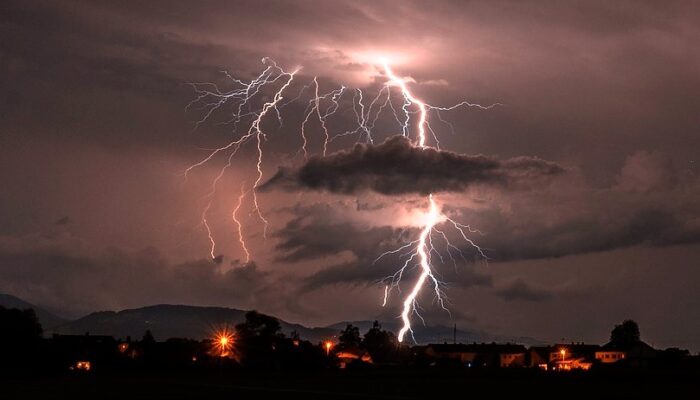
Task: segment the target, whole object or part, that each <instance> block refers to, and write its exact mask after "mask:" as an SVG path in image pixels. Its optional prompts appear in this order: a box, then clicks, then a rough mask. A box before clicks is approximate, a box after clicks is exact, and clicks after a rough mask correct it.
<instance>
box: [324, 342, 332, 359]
mask: <svg viewBox="0 0 700 400" xmlns="http://www.w3.org/2000/svg"><path fill="white" fill-rule="evenodd" d="M323 347H325V348H326V355H330V354H331V348H332V347H333V342H331V341H330V340H326V341H325V342H324V343H323Z"/></svg>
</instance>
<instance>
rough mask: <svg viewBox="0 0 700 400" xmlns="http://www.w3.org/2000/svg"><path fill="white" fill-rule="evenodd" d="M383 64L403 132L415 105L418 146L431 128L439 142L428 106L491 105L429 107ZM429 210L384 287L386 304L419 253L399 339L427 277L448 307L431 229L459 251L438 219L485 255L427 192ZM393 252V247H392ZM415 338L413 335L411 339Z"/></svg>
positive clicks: (415, 309) (406, 329)
mask: <svg viewBox="0 0 700 400" xmlns="http://www.w3.org/2000/svg"><path fill="white" fill-rule="evenodd" d="M382 66H383V67H384V73H385V74H386V76H387V78H388V79H389V82H388V83H387V84H388V85H393V86H397V87H398V88H399V89H400V90H401V94H402V95H403V97H404V103H403V106H402V110H403V112H404V116H405V119H404V122H403V134H404V136H409V122H410V116H411V111H410V110H409V107H411V106H415V107H417V108H418V111H417V112H418V122H417V128H418V140H417V142H418V143H417V144H418V147H420V148H422V149H425V148H427V147H428V146H426V132H427V131H430V132H431V133H432V134H433V137H434V138H435V141H436V143H437V145H438V146H439V141H438V140H437V136H436V135H435V133H434V132H433V130H432V129H431V128H430V125H429V124H428V110H430V109H435V110H451V109H454V108H457V107H460V106H463V105H465V106H477V107H480V108H484V109H486V108H490V107H493V105H492V106H488V107H483V106H479V105H474V104H471V103H468V102H461V103H459V104H457V105H455V106H452V107H447V108H439V107H432V106H429V105H428V104H426V103H424V102H423V101H422V100H419V99H418V98H416V97H415V96H414V95H413V93H411V91H410V90H409V89H408V86H407V84H406V82H407V80H406V79H402V78H399V77H398V76H396V74H394V72H393V71H392V70H391V68H390V67H389V64H388V63H387V62H386V61H383V62H382ZM428 203H429V207H428V211H427V212H426V213H425V214H424V217H423V218H424V219H425V221H424V222H423V228H422V229H421V233H420V236H419V237H418V240H417V241H414V242H411V243H409V245H415V247H414V250H413V251H412V252H410V253H409V254H410V257H409V258H408V259H407V260H406V262H405V263H404V265H403V267H402V268H401V269H400V270H399V271H398V272H397V273H396V274H394V275H392V277H391V279H390V280H391V282H392V284H391V285H387V286H385V289H384V301H383V305H386V301H387V296H388V292H389V291H390V290H391V288H392V287H395V286H398V283H399V281H400V279H401V277H402V276H403V273H404V271H405V269H406V268H407V267H408V266H409V264H410V262H411V261H413V259H414V258H415V257H416V256H418V265H419V266H420V274H419V275H418V278H417V279H416V282H415V284H414V285H413V288H412V289H411V291H410V292H409V294H408V295H407V296H406V297H405V298H404V300H403V311H402V312H401V320H402V321H403V327H402V328H401V330H400V331H399V334H398V339H399V342H403V340H404V336H405V335H406V333H407V332H410V333H411V335H413V330H412V329H411V319H410V315H411V314H412V313H415V314H416V315H418V316H419V317H420V314H419V313H418V307H417V303H416V298H417V297H418V294H419V293H420V291H421V289H422V288H423V286H425V284H426V281H427V280H428V279H429V280H430V282H431V283H432V285H433V290H434V291H435V298H436V299H437V301H438V303H439V304H440V307H442V308H443V309H445V310H447V308H446V307H445V302H444V300H443V296H442V291H441V289H440V281H438V279H437V278H436V277H435V275H434V274H433V270H432V264H431V257H430V255H431V254H432V253H433V252H434V251H435V248H434V247H433V241H432V232H433V231H436V232H437V233H438V234H440V235H441V236H442V237H443V239H444V240H445V243H446V246H447V253H448V254H449V255H450V258H452V261H453V262H454V261H455V260H454V258H453V257H452V252H451V251H450V249H455V250H457V251H458V252H459V253H460V255H461V251H460V250H459V248H458V247H457V246H454V245H453V244H452V243H450V241H449V239H448V237H447V235H446V234H445V233H444V232H443V231H440V230H437V229H435V226H436V225H437V224H439V223H441V222H444V221H449V222H450V223H451V224H452V225H453V226H454V228H455V229H456V230H457V231H459V233H460V234H461V236H462V238H463V239H464V240H465V241H466V242H467V243H468V244H470V245H471V246H473V247H474V248H476V250H477V252H478V253H479V254H480V255H481V256H482V257H484V258H486V255H485V254H484V252H483V250H482V249H481V248H480V247H479V246H477V245H476V244H475V243H474V242H473V241H472V240H471V239H469V238H468V237H467V234H466V233H465V232H464V229H467V230H468V231H469V232H476V231H474V230H472V229H471V228H469V226H467V225H462V224H459V223H457V222H455V221H453V220H451V219H449V218H447V217H446V216H445V215H443V214H442V212H441V211H440V209H439V208H438V206H437V205H436V203H435V199H434V198H433V195H432V194H430V195H429V196H428ZM404 248H406V246H403V247H401V248H399V249H397V251H401V250H403V249H404ZM394 252H396V251H394ZM436 253H437V254H438V256H440V253H439V252H436ZM386 254H387V253H384V254H383V255H382V256H380V258H381V257H383V256H384V255H386ZM440 258H442V256H440ZM414 340H415V339H414Z"/></svg>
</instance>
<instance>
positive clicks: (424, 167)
mask: <svg viewBox="0 0 700 400" xmlns="http://www.w3.org/2000/svg"><path fill="white" fill-rule="evenodd" d="M563 172H564V168H563V167H561V166H560V165H559V164H556V163H553V162H549V161H545V160H542V159H539V158H536V157H516V158H509V159H506V160H499V159H498V158H495V157H489V156H484V155H474V156H472V155H464V154H457V153H454V152H451V151H445V150H438V149H435V148H420V147H416V146H414V145H413V144H412V143H411V141H410V140H409V139H408V138H406V137H404V136H400V135H397V136H393V137H391V138H389V139H387V140H386V141H384V142H383V143H381V144H378V145H374V144H357V145H355V146H354V147H353V148H352V149H351V150H341V151H338V152H336V153H333V154H330V155H328V156H326V157H321V156H314V157H311V158H310V159H309V160H308V161H307V162H306V163H304V165H302V166H301V167H299V168H298V169H294V170H291V169H280V171H279V172H278V173H277V174H276V175H275V176H274V177H273V178H271V179H270V180H269V181H268V182H267V183H266V184H265V185H264V188H266V189H270V188H274V187H283V188H285V189H287V190H293V189H301V188H308V189H314V190H327V191H329V192H333V193H340V194H356V193H360V192H364V191H374V192H377V193H381V194H386V195H401V194H413V193H415V194H429V193H439V192H459V191H463V190H465V189H467V188H468V187H470V186H472V185H496V186H505V187H513V186H524V185H533V184H540V183H542V182H546V181H547V180H548V179H550V178H551V177H553V176H556V175H559V174H561V173H563Z"/></svg>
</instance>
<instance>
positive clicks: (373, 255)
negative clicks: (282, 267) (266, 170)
mask: <svg viewBox="0 0 700 400" xmlns="http://www.w3.org/2000/svg"><path fill="white" fill-rule="evenodd" d="M293 211H294V212H295V214H296V216H295V218H294V219H292V220H291V221H290V222H289V223H287V224H286V226H285V227H284V228H282V229H281V230H280V231H278V232H277V233H276V236H277V238H278V239H279V240H280V242H279V244H278V245H277V248H278V249H279V250H282V254H281V255H280V257H279V260H280V261H285V262H300V261H306V262H308V261H311V260H315V259H319V258H322V257H331V256H339V255H341V256H342V255H343V254H347V256H348V257H347V258H350V260H349V261H341V262H338V263H335V264H331V265H330V266H326V267H324V268H322V269H321V270H319V271H317V272H314V273H313V274H311V275H310V276H308V277H306V278H305V279H304V284H303V286H302V287H301V291H302V292H305V291H310V290H315V289H319V288H322V287H325V286H328V285H358V286H366V285H372V284H377V283H378V282H379V281H381V280H383V279H385V278H386V277H388V276H391V275H393V274H394V273H395V272H396V271H397V270H398V269H399V268H400V267H401V264H402V263H403V261H402V260H401V259H399V258H398V257H394V256H388V257H382V258H381V259H377V257H378V256H379V255H380V254H382V253H384V252H386V251H388V250H393V249H396V248H398V247H400V246H402V245H404V244H406V243H407V242H409V241H410V240H412V239H413V238H414V237H415V234H416V233H417V231H416V230H415V229H397V228H392V227H388V226H380V227H364V226H362V225H361V224H357V223H353V222H350V220H347V219H344V218H343V217H342V215H341V214H337V213H336V212H335V211H333V209H331V208H330V207H329V206H327V205H316V206H310V207H301V208H295V209H294V210H293ZM465 254H470V253H469V252H468V251H465ZM445 261H446V262H445V263H442V262H441V261H440V260H439V259H438V258H437V257H436V259H435V260H434V261H433V263H434V264H435V265H436V267H438V270H436V275H437V276H438V278H439V279H441V280H442V281H444V282H445V283H446V284H447V285H454V286H457V287H470V286H490V285H491V284H492V280H491V277H490V276H488V275H484V274H482V273H479V272H477V271H475V270H474V268H473V266H472V265H470V264H468V263H466V262H465V260H463V259H455V263H452V261H451V260H445ZM445 267H446V268H445ZM409 275H411V273H408V274H407V276H409ZM407 279H409V280H410V279H411V278H410V277H408V278H407Z"/></svg>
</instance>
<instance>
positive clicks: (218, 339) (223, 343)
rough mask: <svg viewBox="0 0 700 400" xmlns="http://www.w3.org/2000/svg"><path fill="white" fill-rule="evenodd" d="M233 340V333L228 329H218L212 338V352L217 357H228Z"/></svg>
mask: <svg viewBox="0 0 700 400" xmlns="http://www.w3.org/2000/svg"><path fill="white" fill-rule="evenodd" d="M233 341H234V340H233V333H232V332H231V331H229V330H228V329H223V330H221V331H219V332H218V333H217V334H216V336H215V337H214V340H213V344H214V348H213V352H214V353H215V354H217V355H218V356H219V357H228V356H229V355H230V354H231V349H232V348H233Z"/></svg>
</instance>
